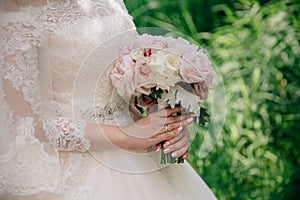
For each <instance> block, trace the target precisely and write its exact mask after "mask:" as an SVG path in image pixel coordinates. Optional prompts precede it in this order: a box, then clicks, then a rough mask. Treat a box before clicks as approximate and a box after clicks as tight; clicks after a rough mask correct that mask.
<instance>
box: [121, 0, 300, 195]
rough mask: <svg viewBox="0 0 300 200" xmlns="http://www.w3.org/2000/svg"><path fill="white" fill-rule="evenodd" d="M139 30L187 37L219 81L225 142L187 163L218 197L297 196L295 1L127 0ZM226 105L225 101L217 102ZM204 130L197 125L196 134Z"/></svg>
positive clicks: (299, 105)
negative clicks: (201, 50)
mask: <svg viewBox="0 0 300 200" xmlns="http://www.w3.org/2000/svg"><path fill="white" fill-rule="evenodd" d="M125 3H126V5H127V8H128V10H129V12H130V14H132V16H133V17H134V20H135V23H136V25H137V27H147V26H148V27H149V26H157V27H163V28H169V29H172V30H175V31H179V32H182V33H184V34H186V35H189V36H190V37H191V38H193V39H194V40H196V41H198V42H199V44H201V45H202V46H204V47H205V48H206V49H207V50H208V52H209V54H210V56H211V58H212V60H213V62H214V65H215V67H216V69H217V70H218V71H219V72H220V74H221V75H222V77H223V81H224V85H225V90H226V103H227V104H226V109H227V115H226V119H225V125H224V129H223V133H222V138H221V139H220V140H219V141H218V143H217V144H216V145H215V147H214V148H213V150H212V151H211V152H210V153H209V154H208V156H207V157H205V158H204V159H199V156H198V155H199V146H200V145H201V143H202V141H203V135H201V133H200V134H198V135H197V136H196V138H195V140H194V141H193V143H192V146H191V151H190V157H189V161H190V163H191V164H192V166H193V167H194V168H195V169H196V170H197V172H198V173H199V174H200V175H201V176H202V177H203V179H205V181H206V182H207V184H208V185H209V186H210V187H211V188H212V190H213V191H214V193H215V194H216V196H217V197H218V199H297V198H298V196H297V195H298V194H297V193H298V192H300V148H299V145H300V135H299V134H300V126H299V124H300V65H299V64H300V58H299V55H300V46H299V43H300V41H299V40H300V15H299V11H300V3H299V2H298V1H297V0H282V1H276V0H273V1H272V0H270V1H258V0H238V1H233V0H227V1H226V0H210V1H209V0H187V1H183V0H173V1H171V0H125ZM220 101H224V99H220ZM203 131H205V128H201V129H200V132H203Z"/></svg>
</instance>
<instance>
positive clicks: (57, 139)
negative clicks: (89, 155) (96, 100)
mask: <svg viewBox="0 0 300 200" xmlns="http://www.w3.org/2000/svg"><path fill="white" fill-rule="evenodd" d="M43 121H44V123H43V129H44V130H45V132H46V137H47V138H48V140H49V141H51V142H52V143H53V144H54V145H55V146H56V148H57V149H58V150H59V151H79V152H85V151H87V150H89V148H90V146H91V145H90V142H89V140H88V139H86V138H85V136H84V135H85V132H84V129H85V126H86V123H85V122H82V121H81V122H76V123H75V122H74V121H72V120H71V119H69V118H63V117H59V118H57V119H46V118H45V117H44V118H43Z"/></svg>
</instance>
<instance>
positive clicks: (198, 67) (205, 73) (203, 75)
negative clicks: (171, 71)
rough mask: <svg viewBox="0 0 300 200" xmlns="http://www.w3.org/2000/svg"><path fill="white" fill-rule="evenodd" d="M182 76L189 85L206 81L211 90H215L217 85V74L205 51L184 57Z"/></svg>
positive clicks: (187, 54) (181, 69)
mask: <svg viewBox="0 0 300 200" xmlns="http://www.w3.org/2000/svg"><path fill="white" fill-rule="evenodd" d="M180 75H181V76H182V78H183V80H184V81H185V82H187V83H198V82H202V81H205V84H206V85H207V87H208V88H209V89H211V88H213V87H214V86H215V84H216V80H215V78H216V74H215V72H214V71H213V69H212V68H211V63H210V60H209V59H208V56H207V55H206V54H205V53H204V52H203V51H199V52H197V53H186V54H184V55H183V63H182V65H181V68H180Z"/></svg>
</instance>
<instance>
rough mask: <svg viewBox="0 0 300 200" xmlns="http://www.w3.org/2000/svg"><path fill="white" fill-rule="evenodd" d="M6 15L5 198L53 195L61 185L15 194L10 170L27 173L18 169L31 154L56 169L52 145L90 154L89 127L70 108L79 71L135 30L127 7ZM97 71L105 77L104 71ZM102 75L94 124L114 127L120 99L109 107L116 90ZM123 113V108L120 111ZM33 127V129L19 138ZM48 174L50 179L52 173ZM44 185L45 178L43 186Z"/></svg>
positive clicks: (70, 1) (61, 7) (117, 3)
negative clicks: (117, 37)
mask: <svg viewBox="0 0 300 200" xmlns="http://www.w3.org/2000/svg"><path fill="white" fill-rule="evenodd" d="M0 15H1V22H0V28H1V41H0V45H1V48H0V51H1V56H0V64H1V67H0V72H1V75H0V102H1V103H0V107H1V112H2V111H3V112H2V113H1V120H0V123H1V132H0V133H1V139H3V140H2V141H1V145H2V144H3V145H2V147H1V148H0V164H1V167H0V194H1V193H5V192H7V191H10V192H13V193H28V192H29V193H30V192H32V187H33V188H34V189H33V190H35V191H38V190H46V191H55V190H56V189H57V185H55V184H54V185H53V186H49V185H46V184H40V185H38V186H36V185H35V186H34V182H32V184H31V183H30V184H29V185H28V187H27V188H20V187H17V184H18V183H17V179H16V177H18V175H14V176H12V173H8V170H11V169H10V167H11V166H10V165H14V168H18V167H19V169H18V170H19V171H20V173H21V172H22V170H23V168H22V167H23V166H22V165H19V164H18V163H20V162H21V161H22V160H23V161H25V160H26V158H24V157H22V152H25V150H24V148H25V149H26V147H28V148H29V147H30V148H32V151H33V149H35V150H36V151H35V152H36V155H37V156H41V157H44V155H48V156H49V159H48V160H47V163H36V164H37V165H43V164H47V165H51V162H52V164H53V166H57V165H58V163H57V159H55V157H57V155H56V154H55V153H53V152H52V153H51V152H50V151H48V150H43V149H46V146H47V147H49V146H52V147H53V146H55V147H56V149H57V150H61V151H86V150H88V149H89V148H90V142H89V140H88V139H87V138H86V137H85V127H86V126H87V124H88V123H90V122H89V121H87V120H86V118H84V117H83V118H76V119H74V109H73V107H72V106H73V103H74V94H73V93H74V85H75V84H74V83H75V82H76V79H77V78H78V71H80V67H81V66H82V63H83V62H84V61H85V59H86V58H87V56H88V55H89V54H90V53H91V51H92V50H93V49H94V48H95V47H97V46H99V44H101V43H102V42H104V41H106V40H108V39H109V38H110V37H113V36H114V35H116V34H118V33H121V32H123V31H127V30H134V29H135V27H134V24H133V22H132V18H131V16H130V15H128V13H127V11H126V9H125V6H124V4H123V2H122V1H121V0H86V1H76V0H62V1H58V0H48V1H47V4H46V5H43V6H38V7H34V6H27V7H23V8H21V9H19V10H18V11H15V12H7V11H1V12H0ZM101 56H104V57H105V55H101ZM99 65H101V63H100V64H99ZM106 69H109V68H106ZM99 70H102V71H105V69H104V68H103V67H102V66H100V68H99ZM102 74H104V75H103V78H101V80H103V81H101V80H100V83H99V84H98V85H99V87H97V88H96V90H95V91H96V105H95V106H97V110H98V111H101V113H98V114H97V116H98V118H97V120H96V122H98V123H99V122H102V123H107V124H112V123H113V122H112V121H110V119H111V116H110V115H111V111H112V109H113V108H112V107H114V106H115V105H116V104H115V103H116V102H118V101H119V100H118V99H114V100H113V102H114V103H113V104H111V103H110V102H109V101H108V99H110V100H111V95H112V91H111V90H112V88H111V85H110V82H109V80H108V79H107V76H108V73H107V72H104V73H102ZM86 81H88V80H86ZM82 87H83V86H82ZM11 94H16V95H17V96H18V95H19V96H21V98H16V97H15V96H13V95H11ZM77 96H78V95H77ZM79 98H80V97H79ZM75 101H76V99H75ZM119 103H120V102H119ZM26 106H27V107H28V108H25V107H26ZM87 107H88V106H86V107H85V108H84V109H83V110H81V112H82V114H83V113H88V114H91V113H90V112H91V110H87ZM123 107H124V106H123ZM123 107H122V106H119V108H120V109H122V108H123ZM24 110H28V111H26V112H24ZM83 116H84V115H83ZM89 116H92V114H91V115H89ZM93 116H95V114H94V115H93ZM85 117H86V115H85ZM24 121H25V122H27V123H24ZM21 122H23V123H21ZM29 122H30V123H29ZM28 126H29V127H30V126H31V128H26V131H21V130H22V129H24V128H25V127H28ZM41 135H42V137H43V136H44V137H45V138H46V139H47V140H46V143H41V142H37V141H38V139H40V138H38V136H41ZM28 144H30V145H28ZM37 149H38V150H37ZM27 150H28V149H27ZM16 155H18V156H17V157H16ZM16 159H17V160H18V162H17V161H16ZM33 160H34V159H33ZM33 160H31V161H33ZM51 160H52V161H51ZM28 162H30V160H29V161H28ZM31 164H32V166H34V164H33V163H31ZM29 166H30V165H29ZM36 167H38V166H36ZM52 169H54V168H52ZM50 171H51V170H50ZM50 171H49V173H46V174H48V175H49V174H51V172H50ZM56 172H57V171H55V170H53V174H52V175H53V177H57V174H56ZM39 176H40V175H39ZM43 178H44V179H47V177H39V178H38V179H39V180H41V179H43ZM48 178H49V177H48ZM49 187H50V188H49ZM28 188H29V189H28Z"/></svg>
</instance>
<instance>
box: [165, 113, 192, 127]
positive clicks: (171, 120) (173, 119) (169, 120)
mask: <svg viewBox="0 0 300 200" xmlns="http://www.w3.org/2000/svg"><path fill="white" fill-rule="evenodd" d="M196 116H197V115H196V114H195V113H186V114H183V115H179V116H175V117H167V118H165V121H164V124H173V123H176V122H180V121H182V120H186V119H188V118H190V117H196ZM164 124H161V125H164Z"/></svg>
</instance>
